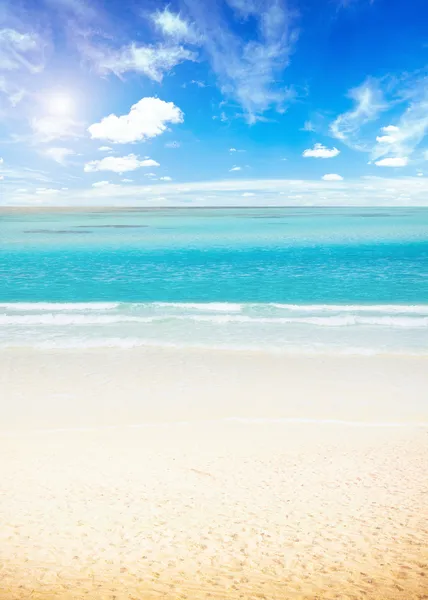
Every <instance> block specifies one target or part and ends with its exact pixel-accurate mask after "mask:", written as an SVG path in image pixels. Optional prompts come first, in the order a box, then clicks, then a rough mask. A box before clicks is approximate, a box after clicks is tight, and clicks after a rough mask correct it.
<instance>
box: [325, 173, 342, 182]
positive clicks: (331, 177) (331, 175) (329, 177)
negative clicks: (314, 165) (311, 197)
mask: <svg viewBox="0 0 428 600" xmlns="http://www.w3.org/2000/svg"><path fill="white" fill-rule="evenodd" d="M322 179H323V180H324V181H343V177H342V176H341V175H337V173H327V174H326V175H323V176H322Z"/></svg>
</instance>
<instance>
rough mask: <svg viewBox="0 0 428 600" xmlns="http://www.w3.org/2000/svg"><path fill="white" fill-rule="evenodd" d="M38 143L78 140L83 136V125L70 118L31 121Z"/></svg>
mask: <svg viewBox="0 0 428 600" xmlns="http://www.w3.org/2000/svg"><path fill="white" fill-rule="evenodd" d="M30 124H31V128H32V130H33V132H34V137H35V141H36V142H42V143H48V142H52V141H53V140H59V139H69V138H78V137H80V136H81V132H82V124H81V123H78V122H76V121H74V120H73V119H71V118H70V117H64V116H48V117H40V118H35V119H33V120H32V121H31V123H30Z"/></svg>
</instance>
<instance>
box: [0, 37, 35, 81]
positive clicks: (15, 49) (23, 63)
mask: <svg viewBox="0 0 428 600" xmlns="http://www.w3.org/2000/svg"><path fill="white" fill-rule="evenodd" d="M45 45H46V44H45V43H44V42H43V40H42V39H41V38H40V36H39V35H37V34H36V33H31V32H20V31H17V30H15V29H10V28H5V29H0V68H1V69H2V70H3V71H16V70H26V71H29V72H30V73H33V74H34V73H40V72H41V71H42V70H43V68H44V56H43V54H44V49H45Z"/></svg>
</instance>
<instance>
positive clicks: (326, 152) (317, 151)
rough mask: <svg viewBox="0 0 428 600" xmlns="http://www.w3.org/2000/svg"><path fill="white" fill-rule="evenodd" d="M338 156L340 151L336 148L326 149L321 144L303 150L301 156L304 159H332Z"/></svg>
mask: <svg viewBox="0 0 428 600" xmlns="http://www.w3.org/2000/svg"><path fill="white" fill-rule="evenodd" d="M339 154H340V150H338V149H337V148H327V147H326V146H323V145H322V144H319V143H318V144H315V146H314V147H313V148H309V149H307V150H305V151H304V152H303V154H302V156H304V157H305V158H308V157H312V158H334V157H335V156H338V155H339Z"/></svg>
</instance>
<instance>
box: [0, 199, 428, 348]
mask: <svg viewBox="0 0 428 600" xmlns="http://www.w3.org/2000/svg"><path fill="white" fill-rule="evenodd" d="M0 346H2V347H5V346H7V347H9V346H36V347H44V348H55V347H64V348H73V347H76V348H86V347H103V346H117V347H133V346H161V347H163V346H165V347H180V348H181V347H183V348H185V347H201V348H236V349H249V350H258V351H260V350H261V351H268V352H293V353H295V352H303V353H348V354H352V353H356V354H375V353H393V354H397V353H398V354H402V353H407V354H428V208H373V209H370V208H316V209H314V208H272V209H243V208H241V209H169V210H168V209H153V210H143V209H127V210H104V211H99V210H95V209H94V210H90V209H88V210H87V211H86V212H33V213H30V212H12V211H9V212H8V211H3V212H2V213H0Z"/></svg>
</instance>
